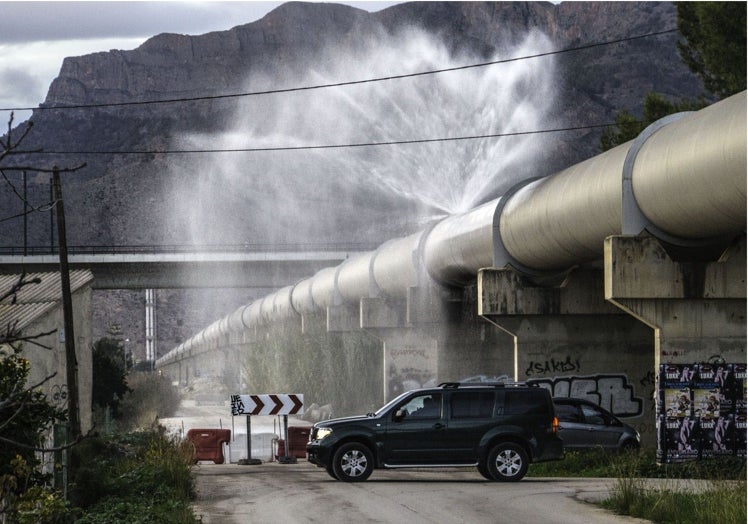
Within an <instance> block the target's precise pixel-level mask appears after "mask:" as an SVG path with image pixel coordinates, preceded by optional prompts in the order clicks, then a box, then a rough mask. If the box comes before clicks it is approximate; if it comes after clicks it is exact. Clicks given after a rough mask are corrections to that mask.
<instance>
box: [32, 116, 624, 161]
mask: <svg viewBox="0 0 748 524" xmlns="http://www.w3.org/2000/svg"><path fill="white" fill-rule="evenodd" d="M614 125H616V124H615V123H611V124H595V125H589V126H576V127H559V128H554V129H539V130H535V131H516V132H513V133H492V134H487V135H469V136H457V137H441V138H423V139H415V140H391V141H387V142H360V143H355V144H319V145H308V146H278V147H248V148H232V149H165V150H161V151H158V150H147V151H29V153H30V154H37V155H183V154H195V153H259V152H268V151H309V150H314V149H345V148H356V147H378V146H394V145H408V144H427V143H432V142H457V141H460V140H481V139H487V138H504V137H512V136H523V135H539V134H544V133H559V132H562V131H580V130H587V129H596V128H601V127H611V126H614Z"/></svg>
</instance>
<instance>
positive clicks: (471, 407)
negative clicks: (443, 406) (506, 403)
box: [449, 391, 494, 419]
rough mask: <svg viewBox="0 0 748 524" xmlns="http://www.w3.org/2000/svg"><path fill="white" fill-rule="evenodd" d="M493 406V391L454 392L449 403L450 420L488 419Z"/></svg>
mask: <svg viewBox="0 0 748 524" xmlns="http://www.w3.org/2000/svg"><path fill="white" fill-rule="evenodd" d="M493 404H494V392H493V391H454V392H452V397H451V399H450V403H449V405H450V412H451V418H453V419H455V418H489V417H490V416H491V414H492V413H493Z"/></svg>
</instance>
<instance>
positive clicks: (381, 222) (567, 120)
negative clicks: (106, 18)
mask: <svg viewBox="0 0 748 524" xmlns="http://www.w3.org/2000/svg"><path fill="white" fill-rule="evenodd" d="M675 26H676V16H675V7H674V5H673V4H672V3H669V2H667V3H666V2H563V3H560V4H551V3H545V2H496V3H493V2H413V3H404V4H399V5H396V6H393V7H390V8H388V9H384V10H382V11H379V12H376V13H368V12H366V11H362V10H359V9H355V8H352V7H349V6H344V5H336V4H322V3H299V2H291V3H287V4H284V5H282V6H280V7H278V8H277V9H275V10H274V11H272V12H271V13H269V14H268V15H267V16H265V17H264V18H262V19H261V20H258V21H255V22H252V23H247V24H243V25H237V26H236V27H233V28H230V29H227V30H226V31H220V32H214V33H209V34H205V35H197V36H190V35H176V34H161V35H157V36H154V37H153V38H151V39H149V40H148V41H147V42H145V43H144V44H143V45H141V46H140V47H138V48H137V49H134V50H129V51H122V50H112V51H109V52H105V53H95V54H91V55H87V56H81V57H71V58H66V59H65V61H64V63H63V64H62V68H61V71H60V75H59V76H58V77H57V78H56V79H55V80H54V81H53V83H52V85H51V86H50V88H49V93H48V95H47V98H46V100H45V101H44V103H43V104H42V106H41V107H40V109H38V110H36V111H34V114H33V116H32V118H31V120H32V121H33V123H34V128H33V130H32V132H31V133H30V134H29V136H28V137H27V139H26V141H25V143H24V146H25V147H24V149H26V150H37V149H41V150H43V151H44V154H36V155H33V156H31V155H29V157H28V158H25V159H22V161H23V162H26V163H30V164H32V165H40V164H43V165H44V166H51V165H53V164H56V165H58V166H63V167H72V166H78V165H80V164H83V163H85V164H86V167H85V168H83V169H80V170H78V171H76V172H74V173H66V174H65V177H64V180H63V191H64V193H65V206H66V215H67V222H68V243H69V244H71V245H120V246H128V245H184V244H193V243H196V244H277V243H283V244H317V243H332V242H343V243H346V242H348V243H354V242H355V243H358V242H366V243H374V244H376V243H380V242H383V241H385V240H387V239H389V238H393V237H397V236H401V235H404V234H407V233H410V232H413V231H415V230H418V229H421V228H422V227H423V225H424V224H425V223H426V222H427V221H428V220H429V219H431V218H432V217H434V216H438V215H439V214H443V213H452V212H459V211H462V210H466V209H469V208H470V207H472V206H474V205H477V204H478V203H480V202H482V201H486V200H488V199H490V198H494V197H495V196H498V195H500V194H502V193H503V192H504V191H505V190H506V189H507V188H508V187H510V186H511V185H513V184H514V183H516V182H517V181H518V180H520V179H522V178H526V177H529V176H543V175H548V174H551V173H553V172H555V171H558V170H560V169H562V168H564V167H566V166H568V165H571V164H574V163H576V162H579V161H581V160H583V159H585V158H588V157H591V156H593V155H595V154H597V153H598V142H599V136H600V133H601V129H600V128H599V127H594V126H598V125H600V124H605V123H609V122H612V121H613V120H614V116H615V114H616V112H618V111H620V110H622V109H628V110H631V111H633V112H634V113H636V112H637V111H640V110H641V103H642V101H643V99H644V97H645V95H646V93H647V92H649V91H656V92H658V93H661V94H663V95H665V96H667V97H671V98H674V99H678V98H693V97H695V96H696V95H697V94H698V93H699V92H700V91H701V87H700V84H699V82H698V80H697V79H696V77H695V76H694V75H692V74H691V73H690V72H689V71H688V69H687V68H686V67H685V66H684V65H683V64H682V62H681V60H680V58H679V56H678V54H677V50H676V46H675V41H676V39H677V34H676V33H672V32H671V33H666V34H663V35H660V36H650V37H646V38H636V39H632V40H626V39H629V38H631V37H639V36H642V35H649V34H652V33H659V32H663V31H667V30H671V29H674V28H675ZM605 42H616V43H609V44H606V45H602V44H603V43H605ZM559 50H567V51H566V52H560V53H557V52H556V51H559ZM521 57H524V58H523V59H519V60H515V59H517V58H521ZM487 62H492V64H491V65H484V66H482V67H471V68H466V69H462V66H465V65H471V64H485V63H487ZM450 68H455V70H454V71H449V72H442V73H439V74H432V75H417V76H409V77H406V78H398V79H391V80H387V81H380V82H365V83H364V82H362V83H358V84H355V85H338V86H336V87H326V88H321V89H305V90H302V91H298V90H293V89H294V88H298V87H309V86H317V85H329V84H340V83H345V82H351V81H360V80H365V79H371V78H381V77H390V76H393V75H407V74H409V73H418V72H423V71H433V70H441V69H450ZM277 91H280V92H277ZM249 93H253V94H251V95H250V94H249ZM257 93H265V94H257ZM237 94H244V96H235V95H237ZM157 101H164V102H162V103H155V102H157ZM140 102H149V103H140ZM92 105H93V106H95V107H90V106H92ZM58 106H74V108H66V109H54V108H55V107H58ZM86 106H89V107H86ZM585 126H589V127H587V128H585V129H580V130H576V131H564V132H553V133H540V134H536V135H531V136H528V137H523V136H521V134H522V133H524V132H526V131H536V130H549V129H563V128H572V127H574V128H576V127H585ZM19 127H20V126H19ZM476 135H478V136H484V135H491V136H490V137H487V138H482V139H473V140H455V141H450V142H436V143H426V144H406V145H397V144H393V145H386V146H385V145H379V146H368V147H362V146H359V147H355V148H332V149H309V148H310V147H315V148H316V147H317V146H320V145H346V144H371V143H382V142H399V141H412V140H423V139H441V138H460V137H466V136H476ZM493 135H509V136H502V137H496V136H493ZM278 148H281V149H282V150H277V149H278ZM197 150H199V151H202V152H201V153H198V152H194V151H197ZM218 150H220V151H218ZM248 150H252V151H248ZM48 184H49V182H48V177H47V176H46V175H45V176H42V175H37V176H33V177H31V180H29V195H30V200H32V201H35V202H46V201H48V199H49V187H48ZM19 206H20V204H19V203H18V201H17V198H16V197H15V195H13V194H12V192H11V191H10V190H9V189H8V188H7V187H2V188H0V209H3V210H6V209H7V210H15V209H16V208H18V207H19ZM21 210H22V209H19V211H21ZM9 214H10V213H9ZM49 229H50V220H49V216H48V215H46V214H35V215H33V216H32V217H31V218H30V219H29V222H28V242H29V244H31V245H49V244H50V242H53V240H50V238H51V235H50V232H49ZM22 242H23V226H22V224H21V221H20V219H19V220H18V221H17V222H4V223H3V224H2V227H1V228H0V246H19V245H21V244H22ZM237 301H238V302H237ZM243 302H246V297H244V296H242V297H241V298H238V299H236V300H235V301H233V302H232V301H229V303H226V304H225V308H226V309H227V311H220V309H221V308H222V306H220V305H215V304H214V302H213V301H211V304H213V305H214V306H215V307H212V308H211V312H210V317H209V318H203V317H202V316H201V315H202V314H201V313H195V316H196V317H200V318H199V319H198V318H194V319H187V320H185V319H184V318H183V319H181V320H180V324H179V329H177V328H176V327H175V325H176V320H175V319H171V320H170V319H168V318H164V315H161V316H160V322H162V323H163V322H167V323H170V324H169V326H170V327H168V328H167V327H164V328H163V331H164V332H167V331H168V332H169V333H170V335H169V339H170V340H169V341H165V342H164V343H162V345H161V348H162V350H164V351H165V350H168V349H170V347H169V346H170V344H171V343H172V342H174V341H178V340H179V339H180V338H181V337H184V336H189V335H190V334H192V332H194V330H195V327H196V329H200V328H202V327H204V326H205V325H206V324H207V323H209V322H211V321H212V320H214V319H215V318H218V317H219V316H221V315H223V314H225V313H227V312H228V310H230V309H231V308H234V307H236V306H237V305H238V303H243ZM103 309H106V308H103ZM101 322H102V323H103V324H106V323H107V322H108V321H107V320H106V319H102V320H101ZM119 323H121V322H119ZM136 324H137V322H136ZM159 329H162V328H159ZM130 338H133V337H130Z"/></svg>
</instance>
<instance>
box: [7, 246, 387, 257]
mask: <svg viewBox="0 0 748 524" xmlns="http://www.w3.org/2000/svg"><path fill="white" fill-rule="evenodd" d="M379 245H381V244H380V243H311V244H170V245H162V246H146V245H133V246H68V254H69V255H119V254H164V253H277V252H282V253H288V252H310V251H323V252H324V251H330V252H332V251H361V252H364V251H373V250H374V249H376V248H377V247H378V246H379ZM58 253H59V246H25V247H24V246H0V255H11V256H34V255H56V254H58Z"/></svg>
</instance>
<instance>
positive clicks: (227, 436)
mask: <svg viewBox="0 0 748 524" xmlns="http://www.w3.org/2000/svg"><path fill="white" fill-rule="evenodd" d="M187 440H189V441H190V442H192V444H193V445H194V446H195V462H197V461H199V460H212V461H213V462H214V463H215V464H223V461H224V459H223V445H224V444H228V443H229V441H230V440H231V430H230V429H190V430H189V431H187Z"/></svg>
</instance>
